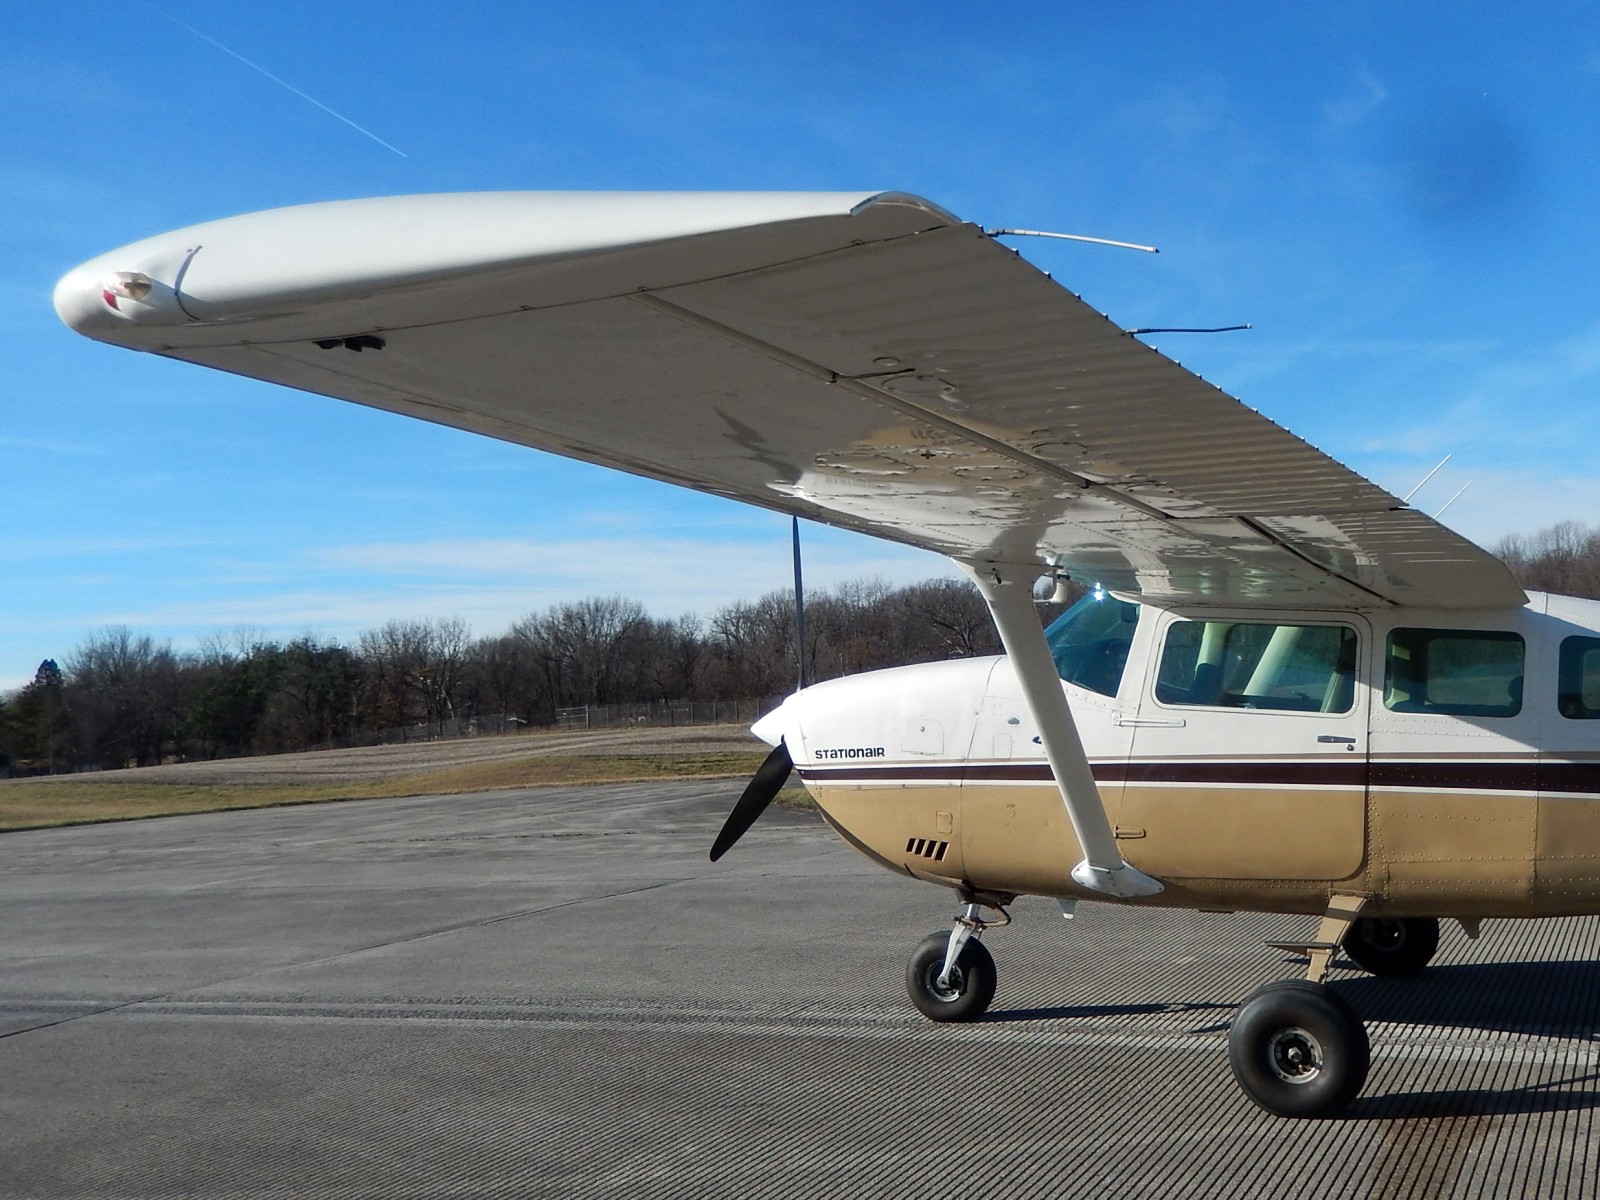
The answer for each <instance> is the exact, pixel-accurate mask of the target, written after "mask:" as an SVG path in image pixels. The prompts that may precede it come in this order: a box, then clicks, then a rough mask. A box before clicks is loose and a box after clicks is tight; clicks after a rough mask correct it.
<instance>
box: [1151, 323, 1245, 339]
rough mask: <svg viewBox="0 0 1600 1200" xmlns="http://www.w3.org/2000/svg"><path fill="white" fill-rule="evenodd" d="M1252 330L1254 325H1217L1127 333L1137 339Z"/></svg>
mask: <svg viewBox="0 0 1600 1200" xmlns="http://www.w3.org/2000/svg"><path fill="white" fill-rule="evenodd" d="M1254 328H1255V326H1254V325H1218V326H1217V327H1216V328H1215V329H1176V328H1174V329H1129V330H1127V333H1128V334H1130V335H1131V336H1133V337H1139V336H1140V335H1142V334H1146V333H1234V332H1236V331H1237V330H1240V329H1254Z"/></svg>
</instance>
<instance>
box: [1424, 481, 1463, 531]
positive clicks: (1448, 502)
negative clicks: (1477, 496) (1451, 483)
mask: <svg viewBox="0 0 1600 1200" xmlns="http://www.w3.org/2000/svg"><path fill="white" fill-rule="evenodd" d="M1471 486H1472V480H1470V479H1469V480H1467V481H1466V482H1465V483H1463V484H1462V485H1461V486H1460V487H1459V488H1458V489H1456V494H1455V495H1454V496H1451V497H1450V499H1448V500H1446V501H1445V502H1444V503H1443V504H1442V505H1440V506H1439V511H1438V512H1436V513H1434V514H1433V519H1434V520H1435V521H1437V520H1438V519H1439V518H1440V517H1442V516H1444V510H1445V509H1447V508H1449V507H1450V506H1451V505H1452V504H1454V503H1455V502H1456V501H1457V500H1459V499H1460V498H1461V493H1462V492H1464V491H1466V490H1467V489H1468V488H1469V487H1471Z"/></svg>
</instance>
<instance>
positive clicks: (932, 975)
mask: <svg viewBox="0 0 1600 1200" xmlns="http://www.w3.org/2000/svg"><path fill="white" fill-rule="evenodd" d="M978 914H979V906H978V905H977V904H976V903H972V902H968V904H967V906H966V907H965V909H963V910H962V913H961V915H960V916H958V917H957V918H956V919H955V924H954V925H953V926H952V927H951V929H950V932H949V933H930V934H929V935H928V936H927V937H925V938H923V939H922V944H921V945H919V946H918V947H917V950H916V953H915V954H913V955H912V956H911V961H910V962H909V963H907V964H906V991H907V993H908V994H909V995H910V996H911V1003H912V1004H914V1005H915V1006H916V1009H917V1011H918V1012H920V1013H921V1014H922V1015H923V1016H925V1017H927V1018H928V1019H929V1020H933V1021H976V1020H977V1019H978V1018H979V1017H981V1016H983V1014H984V1013H985V1012H986V1011H988V1008H989V1005H990V1003H991V1002H993V1000H994V988H995V982H996V980H997V978H998V973H997V972H996V971H995V966H994V956H993V955H991V954H990V953H989V949H988V947H987V946H985V945H984V944H983V943H982V942H981V941H979V940H978V937H979V935H981V934H982V933H983V931H984V930H985V929H987V928H989V927H990V926H991V925H1006V924H1009V923H1010V921H1011V918H1010V916H1009V915H1007V914H1006V912H1005V910H1004V909H1001V910H1000V920H998V921H985V920H983V919H982V917H980V916H979V915H978Z"/></svg>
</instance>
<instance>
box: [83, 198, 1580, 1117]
mask: <svg viewBox="0 0 1600 1200" xmlns="http://www.w3.org/2000/svg"><path fill="white" fill-rule="evenodd" d="M55 300H56V307H57V310H58V311H59V313H60V314H61V316H62V318H63V319H64V320H65V321H66V322H67V323H68V324H69V325H70V326H72V327H73V328H74V329H76V330H78V331H80V332H82V333H84V334H86V335H88V336H89V337H92V338H97V339H99V340H102V341H106V342H110V343H113V344H115V345H120V346H125V347H128V348H131V349H136V350H144V351H149V352H153V353H157V354H163V355H167V356H169V357H172V358H178V359H183V360H186V361H188V362H194V363H200V364H202V365H205V366H209V367H215V368H218V369H221V370H224V371H231V372H235V373H237V374H240V375H247V376H252V377H255V378H258V379H264V380H270V381H273V382H277V383H282V384H287V385H289V386H291V387H296V388H302V389H305V390H307V391H311V392H319V393H323V394H325V395H329V396H335V397H339V398H341V399H345V400H351V401H355V402H357V403H361V404H367V405H372V406H374V407H377V408H382V409H387V410H390V411H393V412H398V413H405V414H409V415H411V416H415V417H421V418H423V419H425V420H430V421H436V422H440V423H442V424H446V425H451V426H455V427H458V428H462V429H468V430H474V431H477V432H479V433H483V434H487V435H489V436H492V437H497V438H503V439H506V440H509V441H512V442H518V443H521V444H523V445H527V446H533V447H537V448H539V449H542V450H548V451H552V452H554V453H557V454H563V455H568V456H571V457H574V458H578V459H583V460H585V461H588V462H593V463H601V464H605V465H608V466H612V467H617V468H620V469H622V470H625V471H631V472H634V473H636V474H639V475H645V476H649V477H652V478H655V479H661V480H667V481H670V482H673V483H677V484H682V485H684V486H687V487H691V488H697V489H700V490H702V491H706V492H711V493H715V494H717V495H722V496H728V497H732V498H734V499H738V500H744V501H748V502H750V503H754V504H759V505H762V506H764V507H766V508H769V509H775V510H778V511H780V512H783V513H793V514H798V515H800V516H803V517H806V518H808V519H810V520H814V521H822V522H825V523H828V524H831V525H836V526H839V527H842V528H845V529H854V530H858V531H861V532H864V533H869V534H875V535H877V536H880V537H884V538H889V539H891V540H894V541H899V542H904V543H908V544H910V545H914V546H922V547H926V548H928V549H931V550H936V551H939V552H941V553H943V554H946V555H949V556H950V557H951V558H953V559H954V560H955V561H956V562H957V563H959V564H960V565H961V567H962V568H963V569H964V570H965V571H966V572H967V574H968V575H970V576H971V578H972V579H973V581H974V582H975V583H976V585H977V586H978V588H979V590H980V591H981V592H982V594H983V597H984V599H985V600H986V601H987V603H988V605H989V607H990V609H991V611H992V612H993V615H994V619H995V622H996V624H997V626H998V628H999V631H1000V634H1001V639H1002V642H1003V644H1004V646H1005V648H1006V655H1005V656H1004V657H1001V658H985V659H977V660H967V661H955V662H945V663H937V664H930V665H924V666H915V667H906V668H901V669H896V670H889V671H880V672H875V673H872V674H869V675H864V676H858V677H855V678H850V679H841V680H834V681H831V682H827V683H822V684H818V685H816V686H813V687H810V688H807V689H805V690H804V691H801V692H799V693H797V694H795V695H793V696H791V697H789V699H788V700H787V701H786V702H785V703H784V704H783V705H782V706H781V707H780V708H779V709H778V710H777V711H775V712H773V713H772V714H770V715H769V716H767V717H765V718H764V719H763V720H762V721H761V722H760V723H758V725H757V726H756V731H757V733H758V734H759V735H760V736H761V737H763V738H764V739H765V740H766V741H767V742H768V743H770V744H771V745H772V746H773V747H774V749H773V751H772V753H771V755H770V756H769V757H768V759H767V761H766V763H765V764H764V765H763V766H762V768H761V769H760V771H759V772H758V773H757V776H756V778H755V779H754V780H752V781H751V784H750V786H749V787H748V788H747V789H746V791H745V794H744V795H743V796H742V797H741V798H740V800H739V801H738V803H737V805H736V807H735V809H734V811H733V813H732V815H731V816H730V817H729V819H728V823H727V825H726V827H725V828H724V829H723V831H722V833H721V835H720V836H719V837H718V838H717V841H716V844H715V846H714V847H713V850H712V857H713V858H714V859H715V858H717V857H718V856H720V855H721V854H722V853H723V852H724V851H725V850H726V849H727V848H728V847H729V846H730V845H731V844H732V843H733V842H734V841H735V840H737V839H738V837H739V836H740V835H741V834H742V833H743V832H744V831H745V829H747V828H748V827H749V825H750V824H751V822H753V821H754V820H755V819H756V817H757V816H758V815H759V814H760V812H761V810H762V809H763V808H764V807H765V806H766V805H767V804H768V802H770V800H771V799H772V797H773V795H774V794H775V793H776V792H777V790H778V788H779V787H780V786H781V785H782V783H783V781H784V780H785V779H786V778H787V777H788V775H789V773H790V771H791V769H793V770H797V771H798V773H799V775H800V777H801V779H802V780H804V782H805V784H806V786H807V787H808V788H809V789H810V790H811V791H812V793H813V794H814V795H815V797H816V799H817V802H818V804H819V805H820V807H821V809H822V811H823V813H824V815H825V817H826V819H827V821H828V823H829V824H830V825H831V826H832V827H833V828H834V829H835V830H836V831H837V832H838V833H839V835H840V836H841V837H843V838H844V839H845V840H846V841H848V842H849V843H850V844H851V845H852V846H854V847H855V848H856V849H858V850H860V851H861V852H862V853H863V854H865V855H866V856H867V857H868V858H870V859H872V860H873V861H875V862H877V863H880V864H882V865H883V866H885V867H887V868H889V869H890V870H892V871H895V872H897V873H903V874H905V875H908V876H910V877H912V878H915V879H921V880H925V881H928V882H930V883H936V884H940V885H942V886H944V887H948V888H951V889H953V890H955V891H956V892H957V893H958V894H959V897H960V900H961V903H962V908H961V911H960V915H959V916H958V917H957V918H956V920H955V922H954V924H953V926H952V928H951V930H950V932H949V933H948V934H945V933H940V934H938V935H936V936H934V937H932V938H930V939H928V940H927V941H925V942H923V943H922V944H921V945H920V946H918V947H917V950H916V953H915V954H914V955H913V956H912V958H911V962H910V965H909V967H908V970H907V984H908V988H909V991H910V994H911V999H912V1001H913V1002H914V1003H915V1004H916V1006H917V1007H918V1008H919V1009H920V1010H921V1011H922V1012H924V1013H926V1014H927V1015H928V1016H930V1017H932V1018H933V1019H934V1020H940V1021H961V1020H972V1019H974V1018H976V1017H978V1016H979V1015H981V1014H982V1013H983V1011H984V1009H985V1007H986V1006H987V1005H988V1004H989V1002H990V1000H991V998H992V997H993V995H994V989H995V967H994V962H993V959H992V958H991V957H990V955H989V953H988V951H987V950H986V949H985V948H984V945H983V943H982V942H981V941H980V940H979V937H980V935H981V934H982V933H983V932H984V930H985V929H986V928H988V927H990V926H992V925H995V924H1000V923H1003V922H1004V921H1005V920H1007V919H1008V917H1007V915H1006V912H1005V906H1006V905H1008V904H1009V903H1010V902H1011V901H1012V900H1013V899H1015V898H1016V897H1017V896H1019V895H1023V894H1033V895H1042V896H1050V897H1056V898H1058V899H1059V900H1060V901H1061V903H1062V905H1063V910H1064V911H1070V908H1071V905H1072V904H1073V903H1075V902H1076V901H1079V900H1101V901H1112V902H1117V903H1124V904H1143V905H1167V906H1176V907H1190V908H1199V909H1207V910H1224V911H1228V910H1232V911H1258V912H1273V913H1303V914H1309V915H1312V916H1315V915H1318V914H1320V915H1321V918H1322V919H1321V922H1320V925H1319V926H1318V927H1317V929H1316V930H1315V932H1313V933H1311V934H1310V936H1309V937H1308V938H1307V939H1306V940H1304V941H1303V942H1298V943H1292V944H1287V945H1286V947H1285V948H1289V949H1294V950H1298V951H1300V952H1302V953H1304V954H1305V955H1306V957H1307V959H1308V967H1307V970H1306V974H1305V978H1303V979H1294V980H1288V981H1281V982H1277V983H1271V984H1268V985H1267V986H1265V987H1263V988H1261V989H1260V990H1258V991H1256V992H1255V993H1254V994H1252V995H1251V996H1250V997H1249V998H1247V999H1246V1000H1245V1001H1244V1003H1243V1004H1242V1005H1241V1007H1240V1009H1239V1012H1238V1015H1237V1017H1236V1019H1235V1020H1234V1022H1233V1025H1232V1028H1231V1032H1230V1034H1229V1046H1228V1054H1229V1060H1230V1063H1231V1065H1232V1069H1233V1071H1234V1074H1235V1075H1236V1077H1237V1078H1238V1081H1239V1083H1240V1084H1241V1085H1242V1086H1243V1088H1244V1089H1245V1091H1246V1092H1247V1093H1248V1094H1249V1096H1250V1097H1251V1098H1252V1099H1253V1100H1255V1101H1256V1102H1257V1103H1258V1104H1260V1105H1261V1106H1263V1107H1264V1108H1266V1109H1268V1110H1270V1111H1272V1112H1274V1113H1280V1114H1283V1115H1288V1116H1320V1115H1328V1114H1332V1113H1336V1112H1338V1111H1340V1110H1341V1109H1342V1108H1344V1107H1345V1106H1346V1105H1347V1104H1348V1103H1349V1102H1350V1101H1351V1099H1352V1098H1353V1097H1354V1096H1355V1095H1356V1094H1357V1093H1358V1092H1359V1090H1360V1088H1361V1086H1362V1084H1363V1082H1364V1080H1365V1077H1366V1071H1367V1065H1368V1042H1367V1035H1366V1032H1365V1029H1364V1027H1363V1025H1362V1023H1361V1021H1360V1019H1359V1017H1357V1015H1356V1014H1355V1013H1354V1012H1353V1011H1351V1010H1350V1008H1349V1007H1348V1005H1347V1004H1346V1003H1345V1002H1344V1001H1343V1000H1342V999H1340V998H1339V997H1338V996H1337V995H1336V994H1334V993H1333V992H1331V991H1329V990H1328V989H1327V988H1326V987H1325V986H1324V979H1325V977H1326V975H1327V973H1328V970H1329V967H1330V964H1331V963H1332V960H1333V957H1334V955H1335V953H1336V952H1338V951H1341V950H1342V951H1343V953H1344V954H1345V955H1347V956H1348V958H1349V959H1351V960H1353V961H1354V962H1355V963H1356V964H1357V965H1359V966H1360V967H1363V968H1365V969H1366V970H1368V971H1372V972H1375V973H1378V974H1407V973H1411V972H1415V971H1419V970H1421V969H1422V968H1423V967H1424V966H1425V965H1426V963H1427V962H1428V960H1429V958H1430V957H1431V956H1432V954H1433V953H1434V951H1435V949H1436V947H1437V943H1438V937H1439V920H1440V918H1454V919H1455V920H1457V921H1459V922H1460V923H1461V925H1462V926H1463V927H1464V929H1465V930H1466V931H1467V933H1468V934H1469V935H1470V936H1476V934H1477V931H1478V928H1479V924H1480V922H1481V921H1482V920H1484V919H1485V918H1491V917H1536V916H1555V915H1565V914H1583V913H1600V720H1597V718H1600V604H1595V603H1591V602H1588V601H1584V600H1575V599H1568V598H1563V597H1559V596H1547V595H1538V594H1534V595H1526V594H1524V593H1523V591H1522V590H1521V589H1520V588H1519V587H1518V586H1517V584H1516V583H1515V582H1514V581H1513V580H1512V578H1511V576H1510V575H1509V574H1508V572H1507V571H1506V569H1505V567H1504V566H1502V565H1501V564H1500V563H1499V562H1498V561H1496V560H1495V559H1494V558H1493V557H1491V556H1490V555H1489V554H1487V553H1486V552H1484V551H1483V550H1481V549H1479V548H1478V547H1476V546H1474V545H1472V544H1471V543H1469V542H1467V541H1466V540H1464V539H1462V538H1461V537H1459V536H1457V535H1456V534H1454V533H1452V532H1451V531H1450V530H1448V529H1446V528H1444V527H1443V526H1441V525H1439V524H1438V523H1437V522H1435V521H1433V520H1431V519H1430V518H1428V517H1427V516H1424V515H1422V514H1421V513H1418V512H1416V511H1414V510H1412V509H1410V508H1408V507H1407V506H1406V505H1405V503H1404V502H1402V501H1401V500H1399V499H1397V498H1395V497H1394V496H1391V495H1389V494H1388V493H1386V492H1384V491H1383V490H1381V489H1379V488H1378V487H1376V486H1374V485H1373V484H1371V483H1369V482H1367V481H1366V480H1365V479H1362V478H1361V477H1359V476H1357V475H1356V474H1354V473H1353V472H1351V471H1349V470H1348V469H1346V468H1345V467H1343V466H1341V465H1339V464H1338V463H1336V462H1334V461H1332V460H1331V459H1329V458H1327V457H1326V456H1324V455H1323V454H1321V453H1320V452H1318V451H1317V450H1315V449H1313V448H1312V447H1310V446H1308V445H1306V444H1305V443H1304V442H1302V441H1300V440H1299V439H1298V438H1296V437H1294V436H1293V435H1292V434H1290V433H1288V432H1286V431H1285V430H1283V429H1281V428H1279V427H1278V426H1276V425H1274V424H1273V423H1272V422H1270V421H1268V420H1267V419H1266V418H1264V417H1262V416H1260V415H1258V414H1257V413H1255V412H1253V411H1251V410H1249V409H1247V408H1245V407H1244V406H1243V405H1241V404H1240V403H1238V402H1237V401H1236V400H1234V399H1232V398H1231V397H1229V396H1227V395H1225V394H1223V393H1222V392H1220V391H1219V390H1217V389H1216V388H1215V387H1213V386H1211V385H1210V384H1208V383H1206V382H1204V381H1203V380H1201V379H1199V378H1197V377H1196V376H1194V375H1192V374H1191V373H1189V372H1188V371H1186V370H1184V369H1183V368H1181V367H1180V366H1178V365H1177V364H1176V363H1174V362H1172V361H1171V360H1169V359H1167V358H1165V357H1163V356H1162V355H1161V354H1159V353H1157V352H1156V351H1155V350H1153V349H1151V348H1150V347H1148V346H1146V345H1145V344H1143V343H1142V342H1140V341H1139V339H1138V338H1137V337H1136V336H1134V335H1132V334H1130V333H1129V332H1128V331H1126V330H1123V329H1121V328H1119V327H1117V326H1116V325H1114V324H1112V323H1111V322H1110V321H1108V320H1107V319H1106V318H1105V317H1103V316H1101V315H1100V314H1099V313H1097V312H1096V311H1095V310H1093V309H1092V308H1090V307H1088V306H1087V305H1085V304H1084V303H1082V302H1081V301H1080V300H1079V299H1078V298H1077V297H1075V296H1074V295H1072V294H1071V293H1069V292H1067V291H1065V290H1064V289H1063V288H1061V287H1060V286H1058V285H1057V284H1056V283H1054V282H1052V281H1051V280H1050V279H1049V278H1048V277H1047V276H1045V275H1044V274H1042V273H1040V272H1039V271H1038V270H1036V269H1035V268H1034V267H1032V266H1030V265H1029V264H1028V263H1027V262H1026V261H1024V260H1023V259H1022V258H1021V257H1019V256H1018V255H1017V254H1016V253H1015V252H1014V251H1013V250H1012V249H1010V248H1008V247H1007V246H1006V245H1005V244H1003V243H1002V242H1001V241H999V240H998V238H997V236H996V235H995V234H993V233H991V232H990V231H986V230H985V229H983V228H981V227H979V226H976V225H972V224H969V223H965V222H963V221H961V220H959V219H957V218H956V217H954V216H952V215H951V214H950V213H948V212H946V211H944V210H943V209H941V208H939V207H938V206H936V205H934V204H932V203H930V202H928V201H926V200H923V199H919V198H917V197H915V196H910V195H905V194H901V193H894V192H877V193H859V194H839V193H774V194H761V193H674V194H633V193H487V194H472V195H436V196H413V197H396V198H388V199H375V200H359V201H346V202H337V203H327V204H315V205H308V206H304V207H298V208H289V209H280V210H276V211H270V212H262V213H256V214H252V215H247V216H240V217H234V218H231V219H227V220H221V221H216V222H212V223H209V224H203V225H198V226H195V227H192V228H189V229H185V230H181V231H179V232H176V233H172V234H168V235H165V236H161V237H156V238H151V239H149V240H146V241H142V242H137V243H134V244H133V245H130V246H127V247H124V248H123V249H120V250H116V251H113V252H112V253H110V254H106V255H102V256H101V257H99V258H96V259H94V260H92V261H91V262H89V263H87V264H85V265H84V266H82V267H79V268H78V269H77V270H74V271H72V272H71V273H70V274H68V275H67V276H66V277H65V278H64V279H63V280H62V282H61V283H60V285H59V286H58V288H57V291H56V297H55ZM1069 576H1070V577H1071V578H1073V579H1076V580H1079V581H1082V582H1083V583H1085V584H1093V585H1094V590H1093V591H1092V592H1091V593H1090V594H1089V595H1088V596H1087V597H1086V598H1085V599H1084V600H1082V601H1081V602H1080V603H1079V604H1078V605H1077V606H1076V607H1074V608H1073V609H1071V610H1070V611H1069V612H1067V613H1066V615H1065V616H1063V617H1062V618H1061V619H1060V620H1058V621H1056V622H1055V623H1054V624H1052V625H1051V627H1050V628H1049V630H1048V631H1042V630H1041V628H1040V621H1039V619H1038V616H1037V610H1036V608H1035V605H1034V601H1033V595H1034V589H1035V586H1036V584H1037V583H1038V581H1039V580H1041V579H1043V580H1047V581H1048V580H1055V581H1061V580H1064V579H1066V578H1068V577H1069ZM986 913H989V914H994V915H992V916H985V914H986Z"/></svg>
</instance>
